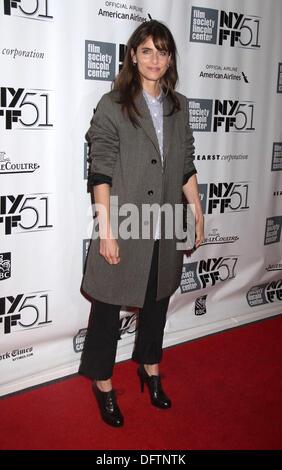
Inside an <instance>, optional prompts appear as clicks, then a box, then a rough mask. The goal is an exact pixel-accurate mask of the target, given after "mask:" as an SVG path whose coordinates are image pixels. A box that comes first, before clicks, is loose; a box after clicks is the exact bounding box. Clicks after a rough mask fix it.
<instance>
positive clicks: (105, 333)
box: [79, 240, 169, 380]
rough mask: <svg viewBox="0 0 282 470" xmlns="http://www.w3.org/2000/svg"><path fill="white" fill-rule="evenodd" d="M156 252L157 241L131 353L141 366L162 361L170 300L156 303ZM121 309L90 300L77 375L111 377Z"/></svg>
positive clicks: (105, 378)
mask: <svg viewBox="0 0 282 470" xmlns="http://www.w3.org/2000/svg"><path fill="white" fill-rule="evenodd" d="M158 251H159V241H158V240H156V241H155V243H154V251H153V256H152V263H151V269H150V274H149V280H148V285H147V290H146V295H145V301H144V305H143V307H142V308H140V309H139V321H138V331H137V338H136V342H135V347H134V350H133V354H132V359H133V360H134V361H136V362H139V363H142V364H158V363H160V362H161V360H162V344H163V334H164V328H165V324H166V313H167V309H168V304H169V297H166V298H164V299H161V300H159V301H157V300H156V295H157V281H158ZM125 287H126V286H125ZM120 310H121V305H112V304H107V303H104V302H100V301H98V300H95V299H94V300H93V309H92V314H91V317H90V321H89V327H88V331H87V335H86V338H85V343H84V349H83V353H82V356H81V364H80V368H79V374H81V375H87V376H88V377H91V378H92V379H93V380H94V379H96V380H107V379H109V378H111V377H112V375H113V369H114V365H115V359H116V351H117V344H118V339H119V328H120V321H119V314H120Z"/></svg>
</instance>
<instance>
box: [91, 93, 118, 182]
mask: <svg viewBox="0 0 282 470" xmlns="http://www.w3.org/2000/svg"><path fill="white" fill-rule="evenodd" d="M113 114H114V110H113V103H112V101H111V99H110V97H109V96H108V95H107V94H106V95H104V96H103V97H102V98H101V100H100V101H99V103H98V105H97V108H96V112H95V113H94V115H93V118H92V120H91V126H90V129H89V130H88V132H87V140H88V142H89V143H90V153H89V180H90V182H91V181H93V178H94V181H95V179H96V178H97V176H96V177H95V175H104V176H106V178H107V182H111V179H112V176H113V173H114V169H115V165H116V161H117V158H118V155H119V136H118V130H117V127H116V124H115V121H114V116H113Z"/></svg>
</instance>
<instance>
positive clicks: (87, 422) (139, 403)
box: [0, 316, 282, 450]
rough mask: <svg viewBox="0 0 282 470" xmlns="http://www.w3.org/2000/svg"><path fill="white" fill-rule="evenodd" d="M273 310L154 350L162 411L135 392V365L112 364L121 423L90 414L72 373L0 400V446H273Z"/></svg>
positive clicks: (279, 409)
mask: <svg viewBox="0 0 282 470" xmlns="http://www.w3.org/2000/svg"><path fill="white" fill-rule="evenodd" d="M281 337H282V316H279V317H275V318H271V319H268V320H264V321H261V322H259V323H255V324H252V325H248V326H244V327H240V328H237V329H234V330H229V331H227V332H223V333H219V334H216V335H213V336H209V337H206V338H202V339H198V340H195V341H191V342H188V343H186V344H183V345H181V346H176V347H173V348H170V349H167V350H165V351H164V357H163V362H162V367H161V372H162V373H164V374H165V377H164V379H163V387H164V390H165V391H166V392H167V394H168V396H169V397H171V399H172V401H173V406H172V408H171V409H170V410H159V409H157V408H154V407H152V406H151V404H150V402H149V395H148V390H147V388H146V390H145V391H146V393H143V394H141V392H140V387H139V382H138V379H137V374H136V369H137V365H136V364H135V363H133V362H132V361H128V362H125V363H121V364H117V365H116V367H115V374H114V379H113V383H114V387H115V388H118V389H123V390H124V393H123V394H122V395H120V396H119V397H118V401H119V405H120V408H121V410H122V412H123V414H124V417H125V425H124V427H123V428H118V429H114V428H111V427H109V426H107V425H106V424H104V423H103V422H102V421H101V420H100V416H99V412H98V408H97V405H96V401H95V399H94V397H93V395H92V391H91V382H90V381H89V380H88V379H86V378H84V377H75V378H70V379H67V380H63V381H61V382H58V383H55V384H51V385H47V386H44V387H41V388H38V389H36V390H32V391H27V392H25V393H21V394H19V395H16V396H13V397H10V398H5V399H3V400H1V401H0V435H1V439H0V448H1V449H2V450H3V449H6V450H9V449H13V450H16V449H26V450H29V449H31V450H35V449H49V450H51V449H100V450H108V449H112V450H116V449H122V450H128V449H139V450H150V449H152V450H154V449H158V450H160V449H167V450H172V449H174V450H176V449H185V450H204V449H205V450H208V449H210V450H218V449H220V450H234V449H247V450H281V449H282V377H281V359H282V344H281Z"/></svg>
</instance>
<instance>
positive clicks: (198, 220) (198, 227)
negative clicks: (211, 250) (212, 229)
mask: <svg viewBox="0 0 282 470" xmlns="http://www.w3.org/2000/svg"><path fill="white" fill-rule="evenodd" d="M195 231H196V241H195V248H198V246H200V245H201V243H203V241H204V239H205V235H204V217H203V215H202V214H201V215H200V216H197V215H196V216H195Z"/></svg>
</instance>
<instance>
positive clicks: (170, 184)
mask: <svg viewBox="0 0 282 470" xmlns="http://www.w3.org/2000/svg"><path fill="white" fill-rule="evenodd" d="M177 79H178V75H177V68H176V47H175V43H174V39H173V36H172V34H171V32H170V31H169V29H168V28H167V27H166V26H165V25H163V24H162V23H160V22H158V21H155V20H151V21H149V22H145V23H142V24H141V25H140V26H139V27H138V28H137V29H136V31H135V32H134V33H133V34H132V36H131V38H130V39H129V42H128V47H127V53H126V56H125V60H124V64H123V67H122V69H121V71H120V73H119V75H118V76H117V77H116V79H115V82H114V89H113V90H112V91H111V92H109V93H107V94H105V95H104V96H103V97H102V99H101V100H100V102H99V104H98V106H97V110H96V113H95V115H94V117H93V119H92V122H91V127H90V129H89V132H88V136H89V139H90V141H91V152H90V162H91V164H90V176H89V178H90V183H91V185H93V187H94V198H95V204H96V209H97V208H98V210H97V216H98V217H97V221H98V222H97V224H96V227H95V229H96V232H94V233H97V232H98V234H99V237H92V238H95V239H93V240H92V242H91V246H90V248H89V253H88V259H87V264H86V272H85V276H84V280H83V290H84V291H85V292H86V293H87V294H88V295H89V296H90V297H92V298H93V314H92V316H91V318H90V324H89V328H88V334H87V337H86V341H85V346H84V352H83V355H82V361H81V365H80V370H79V373H80V374H84V375H87V376H90V377H91V378H92V379H94V383H93V390H94V392H95V395H96V398H97V401H98V404H99V408H100V411H101V415H102V418H103V420H104V421H105V422H106V423H107V424H109V425H111V426H122V425H123V422H124V419H123V415H122V413H121V411H120V409H119V406H118V404H117V401H116V396H115V392H114V389H113V388H112V382H111V377H112V374H113V368H114V363H115V356H116V349H117V341H118V336H119V313H120V309H121V306H122V305H126V306H132V307H133V306H135V307H139V308H140V311H139V324H138V334H137V340H136V344H135V349H134V352H133V355H132V358H133V359H134V360H135V361H137V362H139V363H140V365H139V368H138V375H139V378H140V381H141V391H143V390H144V383H146V385H147V386H148V389H149V393H150V398H151V403H152V405H154V406H157V407H159V408H163V409H167V408H170V407H171V400H170V399H169V398H168V396H167V395H166V394H165V392H164V391H163V388H162V384H161V379H160V374H159V363H160V362H161V359H162V341H163V333H164V327H165V322H166V313H167V309H168V304H169V298H170V296H171V294H172V293H173V292H175V290H176V289H177V288H178V286H179V284H180V280H181V270H182V263H183V251H181V250H179V249H177V237H176V236H175V235H174V234H173V236H172V237H171V236H170V237H168V236H166V233H165V228H166V227H164V223H163V222H164V215H163V212H162V210H161V209H160V208H161V207H163V205H166V206H168V205H169V207H170V208H172V209H173V210H174V207H175V206H176V205H177V204H181V202H182V192H183V193H184V195H185V197H186V199H187V200H188V202H189V203H190V204H194V207H195V227H196V242H195V247H196V248H197V247H198V246H199V245H200V243H202V241H203V239H204V229H203V226H204V219H203V213H202V208H201V204H200V199H199V193H198V184H197V178H196V169H195V167H194V163H193V160H194V146H193V141H194V139H193V137H192V133H191V130H190V128H189V123H188V104H187V98H186V97H185V96H183V95H181V94H180V93H177V92H175V90H174V89H175V85H176V82H177ZM129 203H131V206H130V208H131V209H132V207H133V205H134V209H136V210H134V211H133V209H132V210H131V216H130V224H128V219H126V217H125V216H127V214H128V207H129ZM125 204H127V206H125ZM153 205H155V207H157V211H156V212H155V216H156V217H155V218H154V223H153V227H151V225H150V221H151V219H150V215H149V217H148V213H147V212H145V211H144V209H146V208H148V206H149V207H150V208H151V207H153ZM145 213H146V215H144V214H145ZM171 214H172V213H170V216H169V218H168V221H167V219H166V223H167V224H168V225H169V224H170V223H171V221H172V215H171ZM114 215H115V216H116V217H114ZM116 222H117V223H116ZM129 225H130V229H131V232H130V234H129V235H130V236H128V230H127V229H128V227H129ZM148 225H150V227H149V235H148Z"/></svg>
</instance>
